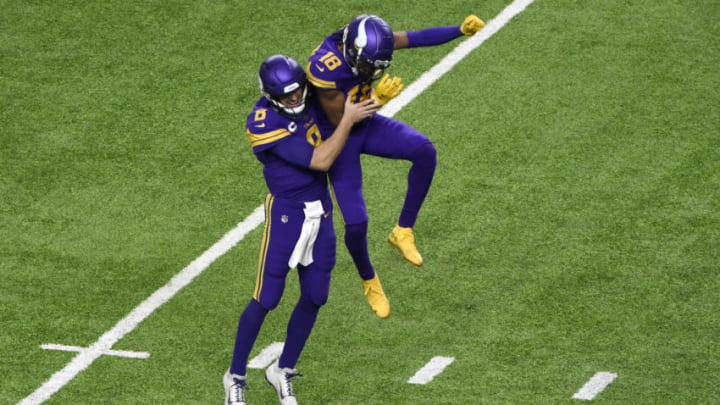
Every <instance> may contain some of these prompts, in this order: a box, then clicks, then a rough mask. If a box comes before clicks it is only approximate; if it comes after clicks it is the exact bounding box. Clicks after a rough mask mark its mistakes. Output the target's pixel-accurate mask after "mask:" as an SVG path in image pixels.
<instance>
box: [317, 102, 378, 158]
mask: <svg viewBox="0 0 720 405" xmlns="http://www.w3.org/2000/svg"><path fill="white" fill-rule="evenodd" d="M379 109H380V103H378V102H377V101H376V100H375V99H373V98H370V99H369V100H365V101H361V102H359V103H353V102H352V101H350V98H349V97H348V98H347V99H346V100H345V111H344V112H343V115H342V118H341V119H340V123H339V124H338V125H337V127H335V131H334V132H333V133H332V135H331V136H330V137H329V138H328V139H326V140H325V141H324V142H323V143H321V144H320V146H318V147H317V148H315V150H314V151H313V155H312V159H310V168H311V169H313V170H321V171H324V172H326V171H328V170H330V166H332V164H333V163H334V162H335V159H336V158H337V157H338V155H339V154H340V151H341V150H342V148H343V146H345V141H347V138H348V136H349V135H350V131H351V130H352V127H353V125H355V123H356V122H358V121H362V120H364V119H365V118H367V117H369V116H371V115H373V114H375V113H376V112H377V111H378V110H379Z"/></svg>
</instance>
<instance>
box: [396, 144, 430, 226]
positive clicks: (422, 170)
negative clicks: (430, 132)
mask: <svg viewBox="0 0 720 405" xmlns="http://www.w3.org/2000/svg"><path fill="white" fill-rule="evenodd" d="M436 164H437V153H436V151H435V147H434V146H433V145H432V144H431V143H426V144H424V145H422V146H420V147H419V148H417V150H415V152H414V153H413V157H412V167H411V168H410V172H409V173H408V189H407V193H406V194H405V203H404V204H403V208H402V211H400V218H399V219H398V225H400V226H402V227H404V228H412V227H413V226H415V221H416V220H417V217H418V213H419V212H420V207H421V206H422V204H423V202H424V201H425V196H427V193H428V191H429V190H430V184H431V183H432V180H433V176H434V175H435V166H436Z"/></svg>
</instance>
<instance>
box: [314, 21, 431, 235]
mask: <svg viewBox="0 0 720 405" xmlns="http://www.w3.org/2000/svg"><path fill="white" fill-rule="evenodd" d="M342 36H343V30H340V31H336V32H334V33H333V34H331V35H330V36H328V37H327V38H325V40H324V41H323V42H322V43H321V44H320V46H318V47H317V48H316V49H315V50H314V51H313V53H312V55H310V58H309V59H308V65H307V68H306V69H305V71H306V73H307V76H308V80H309V81H310V83H312V84H313V86H315V87H316V88H318V89H319V90H318V91H323V90H339V91H342V92H343V93H345V95H346V96H347V97H350V98H351V99H353V100H354V101H355V102H358V101H361V100H366V99H368V98H369V97H370V96H371V94H372V84H373V83H372V81H368V82H362V81H361V80H360V79H359V78H358V77H357V76H355V74H354V73H353V71H352V69H351V68H350V66H349V65H348V64H347V62H346V61H345V57H344V56H343V53H342V48H341V46H342V45H341V44H342ZM318 111H322V107H320V106H318ZM319 118H320V119H321V121H320V123H321V127H322V128H323V131H324V132H327V131H328V130H329V129H325V128H326V127H327V126H329V121H328V120H327V118H326V116H325V114H321V115H320V116H319ZM329 128H332V127H331V126H330V127H329ZM424 145H428V146H429V147H430V148H432V147H433V146H432V143H431V142H430V140H429V139H428V138H427V137H426V136H425V135H423V134H422V133H420V132H419V131H417V130H416V129H414V128H412V127H411V126H409V125H407V124H405V123H403V122H400V121H397V120H395V119H392V118H388V117H385V116H383V115H380V114H376V115H374V116H372V117H371V118H368V119H365V120H363V121H362V122H361V123H357V124H355V125H354V126H353V129H352V132H351V133H350V137H349V138H348V140H347V143H346V144H345V147H344V148H343V150H342V152H340V155H339V156H338V158H337V160H335V163H334V164H333V166H332V168H331V169H330V173H329V174H330V181H331V182H332V187H333V194H334V196H335V200H336V201H337V204H338V207H339V208H340V212H341V213H342V216H343V220H344V222H345V224H351V225H352V224H360V223H363V222H367V220H368V216H367V209H366V207H365V200H364V197H363V190H362V167H361V160H360V155H361V154H366V155H372V156H379V157H384V158H389V159H402V160H409V161H412V162H415V160H416V159H417V152H419V151H421V150H424V148H422V147H423V146H424ZM422 159H425V156H423V157H422ZM426 160H427V161H428V162H432V164H433V165H434V162H435V156H434V149H433V154H432V156H431V159H430V158H428V159H426ZM432 171H434V166H433V168H432ZM430 179H432V175H430ZM426 184H427V187H429V181H427V182H426ZM426 192H427V190H422V191H420V193H418V195H421V196H422V198H424V194H425V193H426ZM413 195H414V194H413ZM411 199H412V201H416V200H418V198H415V197H411ZM420 202H422V201H420ZM415 205H419V203H417V202H416V203H415ZM411 208H413V209H415V208H414V207H411ZM417 210H419V208H417V209H416V210H415V211H417Z"/></svg>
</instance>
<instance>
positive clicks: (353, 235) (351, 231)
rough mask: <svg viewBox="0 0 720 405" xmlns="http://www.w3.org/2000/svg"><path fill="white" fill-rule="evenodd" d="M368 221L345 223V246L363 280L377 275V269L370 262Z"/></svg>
mask: <svg viewBox="0 0 720 405" xmlns="http://www.w3.org/2000/svg"><path fill="white" fill-rule="evenodd" d="M367 230H368V223H367V222H363V223H362V224H353V225H345V246H347V249H348V252H350V256H352V259H353V262H355V267H357V270H358V274H360V277H361V278H362V279H363V280H370V279H371V278H373V277H375V269H374V268H373V266H372V263H370V253H369V252H368V242H367Z"/></svg>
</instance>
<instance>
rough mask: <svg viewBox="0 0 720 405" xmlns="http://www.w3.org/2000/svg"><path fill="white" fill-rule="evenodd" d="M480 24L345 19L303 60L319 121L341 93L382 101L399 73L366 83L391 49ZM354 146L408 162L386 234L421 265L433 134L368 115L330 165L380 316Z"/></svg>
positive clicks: (438, 39) (332, 122)
mask: <svg viewBox="0 0 720 405" xmlns="http://www.w3.org/2000/svg"><path fill="white" fill-rule="evenodd" d="M484 26H485V23H484V22H483V21H482V20H481V19H480V18H478V17H477V16H474V15H470V16H468V17H466V18H465V20H464V21H463V23H462V24H461V25H454V26H443V27H431V28H425V29H422V30H418V31H407V32H406V31H400V32H393V31H392V29H391V28H390V25H389V24H388V23H387V22H386V21H385V20H383V19H382V18H380V17H378V16H376V15H371V14H363V15H360V16H357V17H355V18H354V19H353V20H352V21H351V22H350V24H348V25H347V26H345V27H344V28H342V29H340V30H338V31H336V32H334V33H332V34H331V35H330V36H328V37H327V38H325V40H324V41H323V42H322V43H321V44H320V46H318V47H317V48H316V49H315V50H314V51H313V54H312V55H311V56H310V58H309V63H308V65H307V68H306V71H307V75H308V79H309V81H310V82H311V83H312V84H313V85H314V87H315V88H316V89H317V91H316V92H317V99H318V100H319V102H320V105H321V107H322V110H323V111H324V112H325V115H326V117H324V118H327V120H326V121H327V122H324V123H323V124H324V125H329V126H330V127H333V126H336V125H337V124H338V123H339V122H340V118H341V117H342V113H343V108H344V103H345V100H346V98H348V97H350V98H352V99H354V101H356V102H357V101H360V100H366V99H369V98H370V97H374V98H375V99H376V100H378V101H379V102H380V103H381V104H385V103H386V102H387V101H389V100H390V99H392V98H393V97H395V96H397V95H398V94H399V93H400V91H401V90H402V82H401V80H400V78H398V77H394V78H390V77H389V75H387V74H386V75H384V76H383V77H382V79H381V80H380V81H379V82H378V84H377V87H376V88H375V89H374V90H373V83H374V82H375V81H376V80H378V79H380V77H381V76H382V75H383V72H384V71H385V69H387V68H388V67H389V66H390V62H391V61H392V56H393V51H394V50H395V49H401V48H415V47H421V46H433V45H440V44H444V43H446V42H449V41H452V40H453V39H456V38H459V37H461V36H463V35H466V36H470V35H473V34H475V33H476V32H478V31H480V30H481V29H482V28H483V27H484ZM320 121H321V123H322V122H323V120H322V119H320ZM361 153H365V154H368V155H373V156H380V157H385V158H389V159H403V160H409V161H410V162H411V163H412V166H411V167H410V171H409V173H408V188H407V192H406V194H405V201H404V204H403V207H402V210H401V211H400V216H399V218H398V221H397V224H396V226H395V228H394V229H393V230H392V232H391V233H390V236H389V237H388V241H389V242H390V243H391V244H392V245H393V246H395V247H396V248H398V249H399V250H400V252H402V255H403V256H404V257H405V259H406V260H407V261H409V262H410V263H412V264H414V265H415V266H422V264H423V259H422V256H420V253H419V252H418V250H417V248H416V246H415V236H414V235H413V226H414V225H415V221H416V220H417V217H418V213H419V211H420V207H421V206H422V204H423V201H424V200H425V197H426V195H427V193H428V190H429V189H430V184H431V183H432V179H433V176H434V174H435V165H436V151H435V147H434V145H433V144H432V142H431V141H430V140H429V139H428V138H427V137H426V136H425V135H423V134H422V133H420V132H419V131H417V130H416V129H414V128H413V127H411V126H410V125H407V124H405V123H403V122H400V121H397V120H394V119H391V118H387V117H384V116H382V115H374V116H372V117H371V118H368V119H366V120H364V121H363V122H360V123H358V124H356V125H355V126H354V127H353V129H352V133H351V135H350V137H349V138H348V141H347V144H346V145H345V148H344V149H343V151H342V152H341V154H340V156H339V157H338V159H337V160H336V161H335V164H334V165H333V167H332V168H331V170H330V172H329V175H330V181H331V183H332V188H333V192H334V195H335V199H336V201H337V204H338V207H339V208H340V212H341V214H342V218H343V220H344V223H345V245H346V246H347V249H348V251H349V252H350V255H351V256H352V258H353V261H354V263H355V266H356V267H357V269H358V273H359V275H360V278H361V279H362V281H363V287H364V291H365V296H366V298H367V300H368V303H369V304H370V307H371V308H372V309H373V311H374V312H375V314H376V315H377V316H379V317H380V318H387V317H388V316H389V315H390V303H389V302H388V299H387V297H386V296H385V293H384V292H383V288H382V285H381V284H380V279H379V278H378V276H377V273H376V272H375V269H374V268H373V266H372V264H371V262H370V256H369V253H368V242H367V229H368V215H367V210H366V208H365V199H364V197H363V191H362V169H361V165H360V154H361Z"/></svg>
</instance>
